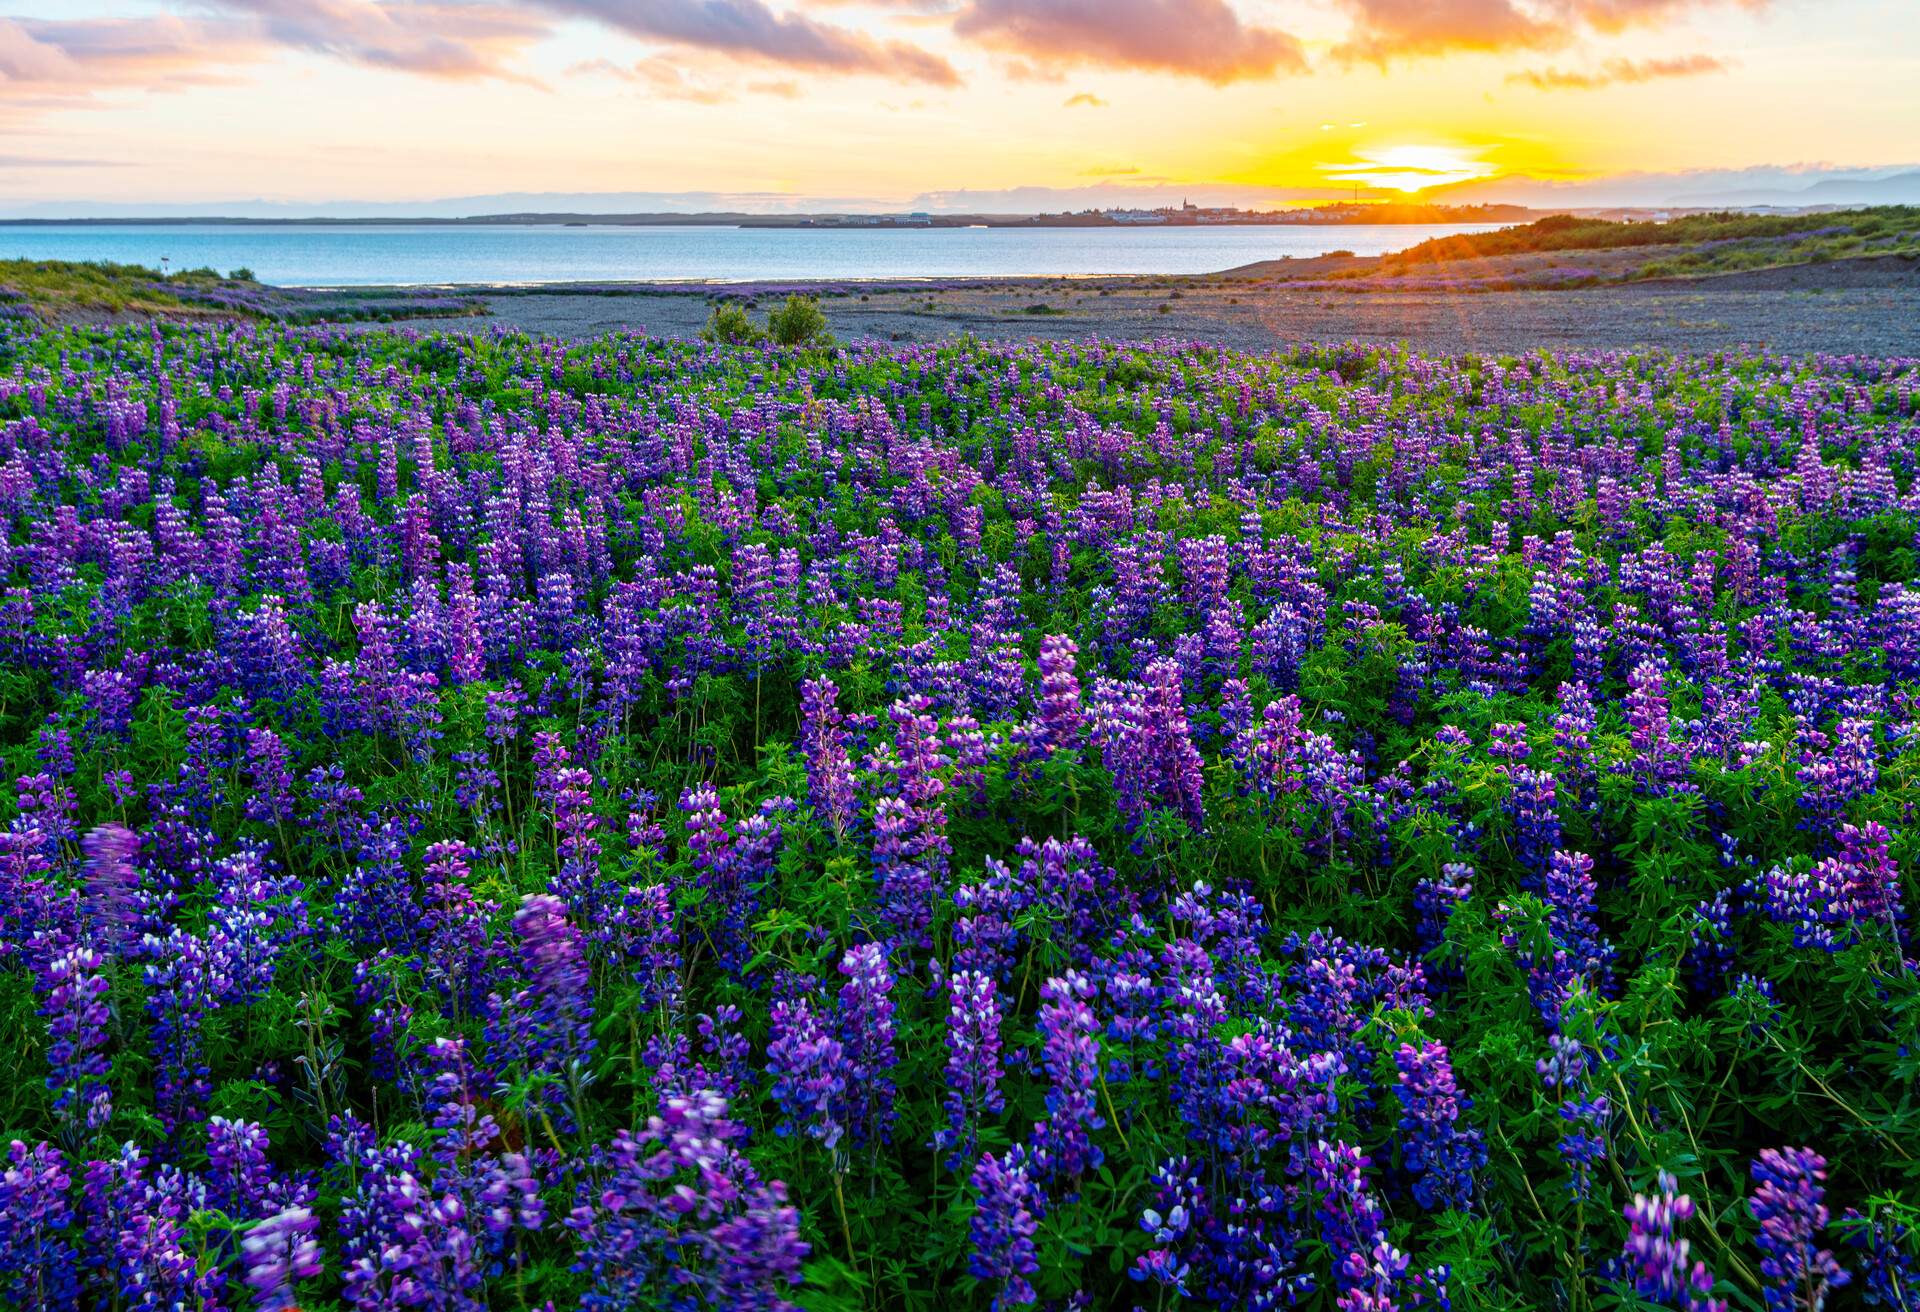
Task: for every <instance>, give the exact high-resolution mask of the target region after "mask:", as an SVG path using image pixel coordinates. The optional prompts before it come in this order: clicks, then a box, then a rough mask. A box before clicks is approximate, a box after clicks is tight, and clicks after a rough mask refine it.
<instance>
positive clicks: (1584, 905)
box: [1546, 852, 1613, 991]
mask: <svg viewBox="0 0 1920 1312" xmlns="http://www.w3.org/2000/svg"><path fill="white" fill-rule="evenodd" d="M1596 887H1597V886H1596V885H1595V883H1594V878H1593V858H1592V857H1590V856H1588V855H1587V854H1586V853H1584V852H1555V853H1554V854H1553V857H1552V860H1551V861H1550V863H1549V866H1548V869H1547V881H1546V902H1547V926H1548V929H1549V930H1550V932H1551V933H1552V934H1553V937H1554V941H1555V942H1556V943H1558V944H1559V945H1560V947H1561V948H1562V949H1563V950H1564V951H1565V952H1566V954H1567V957H1568V963H1567V964H1568V968H1569V969H1571V970H1572V971H1574V972H1575V973H1577V974H1579V975H1582V976H1584V977H1585V978H1586V981H1587V983H1588V986H1589V987H1590V988H1592V989H1594V990H1596V991H1604V990H1605V989H1606V987H1607V983H1608V970H1607V963H1608V962H1610V961H1611V960H1612V959H1613V947H1612V945H1610V944H1609V943H1608V942H1607V941H1606V939H1605V938H1603V937H1602V936H1601V934H1600V926H1599V924H1598V923H1597V922H1596V921H1595V918H1594V909H1595V897H1596Z"/></svg>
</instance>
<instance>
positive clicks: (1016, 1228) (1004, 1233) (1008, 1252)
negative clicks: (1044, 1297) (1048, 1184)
mask: <svg viewBox="0 0 1920 1312" xmlns="http://www.w3.org/2000/svg"><path fill="white" fill-rule="evenodd" d="M972 1183H973V1191H974V1194H975V1195H976V1196H977V1198H978V1202H977V1204H976V1205H975V1207H974V1212H973V1219H972V1221H970V1222H969V1223H968V1231H969V1234H970V1236H971V1238H972V1240H973V1248H972V1251H971V1252H970V1253H969V1254H968V1255H967V1270H968V1271H970V1272H972V1273H973V1275H974V1277H975V1278H976V1279H979V1280H995V1281H999V1282H1001V1283H1000V1286H999V1288H998V1289H997V1290H996V1291H995V1293H994V1296H993V1309H994V1312H1001V1309H1003V1308H1010V1307H1023V1306H1025V1305H1027V1304H1029V1303H1032V1302H1033V1301H1034V1299H1035V1298H1036V1297H1037V1295H1036V1294H1035V1293H1034V1288H1033V1284H1032V1282H1031V1281H1029V1280H1028V1279H1027V1277H1028V1276H1030V1275H1033V1274H1035V1273H1036V1272H1038V1271H1039V1270H1040V1261H1039V1256H1038V1253H1037V1251H1036V1249H1035V1248H1034V1243H1033V1237H1034V1235H1035V1234H1036V1233H1037V1232H1038V1231H1039V1228H1040V1219H1041V1218H1042V1217H1043V1216H1045V1215H1046V1201H1047V1200H1046V1195H1045V1194H1044V1193H1042V1192H1041V1190H1040V1188H1039V1186H1038V1185H1037V1184H1035V1182H1034V1179H1033V1174H1032V1165H1031V1163H1030V1161H1029V1160H1028V1158H1027V1155H1026V1152H1025V1150H1024V1149H1022V1148H1019V1147H1015V1148H1012V1149H1010V1150H1009V1151H1007V1152H1006V1153H1004V1154H1001V1155H999V1156H995V1155H993V1154H991V1153H989V1154H988V1155H986V1156H985V1157H982V1158H981V1159H980V1161H979V1163H978V1164H977V1165H976V1166H975V1167H974V1168H973V1177H972Z"/></svg>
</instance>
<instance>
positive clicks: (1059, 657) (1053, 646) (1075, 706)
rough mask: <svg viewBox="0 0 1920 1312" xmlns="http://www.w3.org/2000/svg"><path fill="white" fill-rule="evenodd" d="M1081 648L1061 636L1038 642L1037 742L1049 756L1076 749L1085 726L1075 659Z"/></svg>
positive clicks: (1044, 638)
mask: <svg viewBox="0 0 1920 1312" xmlns="http://www.w3.org/2000/svg"><path fill="white" fill-rule="evenodd" d="M1079 654H1080V648H1079V647H1078V646H1077V645H1076V644H1075V643H1074V641H1073V639H1071V638H1069V637H1067V636H1065V635H1064V634H1057V633H1050V634H1048V635H1046V636H1045V637H1043V638H1041V639H1040V734H1039V738H1040V742H1041V744H1042V745H1043V746H1044V747H1045V749H1046V750H1047V751H1048V752H1058V751H1064V750H1066V749H1068V748H1072V747H1075V746H1078V744H1079V742H1080V735H1081V732H1082V729H1083V727H1084V725H1085V722H1086V721H1085V716H1084V715H1082V713H1081V710H1080V678H1079V675H1078V674H1077V673H1076V672H1075V670H1074V659H1075V657H1077V656H1078V655H1079Z"/></svg>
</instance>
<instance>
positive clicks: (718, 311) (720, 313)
mask: <svg viewBox="0 0 1920 1312" xmlns="http://www.w3.org/2000/svg"><path fill="white" fill-rule="evenodd" d="M700 336H701V339H702V340H704V341H709V342H715V343H718V344H719V345H722V346H752V345H754V344H755V343H757V342H759V341H761V340H763V339H764V338H765V336H766V334H765V333H764V332H762V331H761V329H760V327H759V325H758V324H756V323H754V321H753V320H752V319H751V318H749V317H748V316H747V312H746V309H745V308H744V307H743V306H741V305H740V303H739V302H737V301H722V302H721V303H720V304H718V305H716V306H714V307H713V313H712V314H710V315H708V316H707V325H706V327H704V328H702V329H701V330H700Z"/></svg>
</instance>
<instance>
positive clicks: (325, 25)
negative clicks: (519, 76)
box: [211, 0, 547, 78]
mask: <svg viewBox="0 0 1920 1312" xmlns="http://www.w3.org/2000/svg"><path fill="white" fill-rule="evenodd" d="M211 3H212V4H213V5H214V6H215V7H216V8H217V9H219V10H221V11H223V12H226V13H230V14H234V15H236V16H237V17H239V18H240V19H242V20H244V21H249V22H251V23H252V25H253V28H254V30H255V31H257V32H258V34H259V35H260V36H261V37H262V38H263V39H265V40H266V41H269V42H271V43H272V44H274V45H277V46H282V47H286V48H289V49H293V50H304V51H310V52H312V53H315V54H321V55H328V56H331V57H333V58H335V59H340V60H344V61H345V62H347V63H352V64H368V65H372V66H373V67H376V68H392V69H399V70H401V71H404V72H408V73H423V74H427V75H428V76H432V77H455V78H459V77H500V76H511V74H509V73H508V71H507V70H506V68H505V67H504V61H505V60H506V59H507V58H508V57H509V56H511V55H514V54H516V53H518V52H519V51H520V50H521V49H523V48H524V47H526V46H528V45H530V44H532V43H533V42H534V41H537V40H539V39H540V38H541V37H543V36H545V35H546V34H547V25H546V24H545V23H543V22H540V21H538V20H536V19H533V18H530V17H528V16H527V15H526V14H525V13H524V12H522V11H520V10H518V9H515V8H512V7H510V6H507V5H503V4H492V3H483V2H481V0H211Z"/></svg>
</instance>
